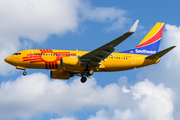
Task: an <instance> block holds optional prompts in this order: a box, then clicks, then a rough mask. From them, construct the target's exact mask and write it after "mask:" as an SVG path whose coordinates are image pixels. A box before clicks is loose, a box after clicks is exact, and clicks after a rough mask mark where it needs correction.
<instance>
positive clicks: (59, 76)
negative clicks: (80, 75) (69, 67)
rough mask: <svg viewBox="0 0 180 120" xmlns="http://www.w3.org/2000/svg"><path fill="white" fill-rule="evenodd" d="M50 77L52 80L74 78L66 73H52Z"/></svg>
mask: <svg viewBox="0 0 180 120" xmlns="http://www.w3.org/2000/svg"><path fill="white" fill-rule="evenodd" d="M50 76H51V78H52V79H69V78H70V77H73V76H74V75H73V74H72V73H70V72H66V71H51V72H50Z"/></svg>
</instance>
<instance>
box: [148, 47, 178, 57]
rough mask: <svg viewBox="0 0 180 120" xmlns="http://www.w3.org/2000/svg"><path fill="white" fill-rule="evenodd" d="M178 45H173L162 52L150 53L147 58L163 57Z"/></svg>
mask: <svg viewBox="0 0 180 120" xmlns="http://www.w3.org/2000/svg"><path fill="white" fill-rule="evenodd" d="M175 47H176V46H172V47H169V48H167V49H164V50H162V51H160V52H157V53H155V54H153V55H150V56H148V57H146V59H158V58H161V57H162V56H163V55H165V54H166V53H168V52H169V51H170V50H172V49H173V48H175Z"/></svg>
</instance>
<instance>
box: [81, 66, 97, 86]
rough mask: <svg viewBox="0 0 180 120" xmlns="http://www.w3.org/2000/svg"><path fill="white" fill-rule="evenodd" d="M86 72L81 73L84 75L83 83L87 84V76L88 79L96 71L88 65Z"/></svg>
mask: <svg viewBox="0 0 180 120" xmlns="http://www.w3.org/2000/svg"><path fill="white" fill-rule="evenodd" d="M84 71H85V72H84V73H81V75H82V78H81V82H82V83H85V82H86V81H87V78H86V77H85V76H87V77H88V76H91V75H92V74H93V73H94V71H93V70H91V69H90V67H89V65H88V64H87V65H86V69H84Z"/></svg>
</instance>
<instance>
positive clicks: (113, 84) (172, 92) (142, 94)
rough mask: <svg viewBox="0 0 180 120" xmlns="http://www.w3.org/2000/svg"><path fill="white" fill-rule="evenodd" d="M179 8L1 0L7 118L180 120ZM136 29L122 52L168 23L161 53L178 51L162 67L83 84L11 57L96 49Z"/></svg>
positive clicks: (98, 76)
mask: <svg viewBox="0 0 180 120" xmlns="http://www.w3.org/2000/svg"><path fill="white" fill-rule="evenodd" d="M179 4H180V2H175V1H174V2H172V1H171V2H170V1H168V0H164V1H162V0H159V1H157V0H156V1H155V0H151V1H144V0H138V1H118V0H111V1H109V0H98V1H97V0H96V1H95V0H0V51H1V54H0V66H1V67H0V82H1V83H0V120H86V119H87V120H135V119H136V120H152V119H153V120H178V119H179V118H180V114H179V113H180V103H179V101H180V97H179V96H180V92H179V91H180V72H179V68H180V54H179V53H180V47H179V45H180V17H179V15H178V14H179V11H180V8H179ZM137 19H139V20H140V22H139V25H138V27H137V31H136V32H135V33H134V34H133V35H132V36H131V37H129V38H128V39H127V40H126V41H124V42H123V43H121V44H120V45H118V46H117V47H116V49H115V51H116V52H120V51H124V50H128V49H131V48H133V47H135V46H136V45H137V44H138V43H139V42H140V41H141V40H142V39H143V37H144V36H145V35H146V34H147V33H148V31H149V30H150V29H151V28H152V27H153V26H154V25H155V24H156V22H164V23H165V27H164V31H163V36H162V41H161V45H160V50H162V49H165V48H167V47H170V46H174V45H175V46H177V47H176V48H175V49H173V50H172V51H170V52H169V53H168V54H167V55H165V56H163V57H162V59H161V60H160V63H158V64H155V65H151V66H148V67H144V68H139V69H134V70H129V71H122V72H110V73H103V72H102V73H94V74H93V78H92V79H88V80H87V82H86V83H84V84H82V83H81V82H80V78H79V77H74V78H71V79H69V80H68V81H63V80H52V79H50V77H49V76H50V75H49V74H50V71H47V70H33V69H27V73H28V75H27V76H23V75H22V73H23V71H21V70H17V69H15V67H13V66H11V65H9V64H7V63H5V62H4V58H5V57H7V56H9V55H12V54H13V53H15V52H17V51H19V50H24V49H65V50H76V49H78V50H84V51H85V50H87V51H91V50H93V49H96V48H98V47H99V46H101V45H103V44H105V43H107V42H109V41H111V40H113V39H115V38H117V37H119V36H121V35H122V34H123V33H125V32H127V31H128V30H129V29H130V28H131V26H132V25H133V23H134V22H135V21H136V20H137Z"/></svg>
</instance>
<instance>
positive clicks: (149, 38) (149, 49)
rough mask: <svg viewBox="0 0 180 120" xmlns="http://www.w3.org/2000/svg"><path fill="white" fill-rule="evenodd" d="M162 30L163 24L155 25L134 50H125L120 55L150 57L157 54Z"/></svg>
mask: <svg viewBox="0 0 180 120" xmlns="http://www.w3.org/2000/svg"><path fill="white" fill-rule="evenodd" d="M163 28H164V23H160V22H158V23H156V25H155V26H154V27H153V28H152V29H151V30H150V32H149V33H148V34H147V35H146V36H145V37H144V39H143V40H142V41H141V42H140V43H139V44H138V45H137V46H136V47H135V48H134V49H131V50H127V51H124V52H121V53H133V54H143V55H152V54H155V53H157V52H158V49H159V45H160V41H161V36H162V32H163Z"/></svg>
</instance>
